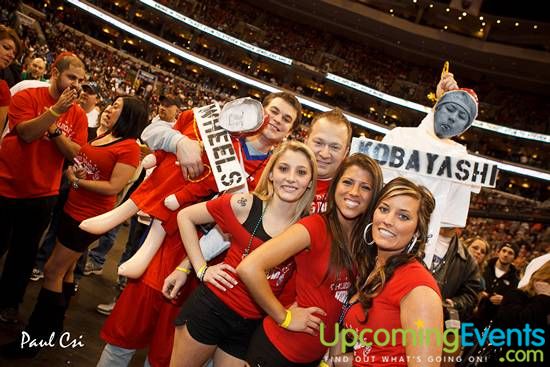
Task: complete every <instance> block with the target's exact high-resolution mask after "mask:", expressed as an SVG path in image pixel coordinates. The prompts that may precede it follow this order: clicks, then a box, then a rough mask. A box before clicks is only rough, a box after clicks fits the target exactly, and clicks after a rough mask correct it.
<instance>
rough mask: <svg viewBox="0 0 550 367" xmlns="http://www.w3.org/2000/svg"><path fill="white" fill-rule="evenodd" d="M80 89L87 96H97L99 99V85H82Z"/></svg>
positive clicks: (88, 83)
mask: <svg viewBox="0 0 550 367" xmlns="http://www.w3.org/2000/svg"><path fill="white" fill-rule="evenodd" d="M82 89H83V90H84V91H85V92H86V93H88V94H97V95H98V96H99V97H101V93H100V92H99V85H97V83H96V82H87V83H84V84H82Z"/></svg>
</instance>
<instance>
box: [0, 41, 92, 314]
mask: <svg viewBox="0 0 550 367" xmlns="http://www.w3.org/2000/svg"><path fill="white" fill-rule="evenodd" d="M84 76H85V69H84V64H83V63H82V61H80V59H79V58H78V57H77V56H76V55H74V54H73V53H69V52H64V53H62V54H60V55H59V56H58V57H57V59H56V60H55V62H54V64H53V65H52V70H51V79H50V85H49V86H46V87H39V88H29V89H25V90H23V91H21V92H19V93H17V94H15V95H14V96H13V98H12V100H11V103H10V107H9V110H8V122H9V127H10V132H9V133H8V135H6V137H5V138H4V140H3V142H2V147H1V148H0V233H3V236H2V238H1V239H0V256H1V255H3V254H4V252H6V251H8V254H7V257H6V262H5V265H4V270H3V272H2V275H1V277H0V294H2V297H1V298H0V321H3V322H16V321H17V309H18V306H19V303H21V301H22V300H23V296H24V294H25V289H26V287H27V283H28V279H29V276H30V274H31V271H32V267H33V264H34V260H35V257H36V252H37V249H38V244H39V241H40V237H41V236H42V233H43V232H44V230H45V229H46V227H47V226H48V222H49V220H50V216H51V211H52V208H53V206H54V204H55V201H56V199H57V195H58V192H59V185H60V182H61V175H62V173H63V172H62V167H63V160H64V159H68V160H72V159H73V158H74V157H75V155H76V154H77V153H78V151H79V149H80V145H82V144H84V143H86V138H87V125H88V124H87V119H86V114H85V113H84V111H83V110H82V108H81V107H80V106H78V104H76V103H75V102H76V99H77V97H78V92H79V89H80V84H81V83H82V82H83V81H84Z"/></svg>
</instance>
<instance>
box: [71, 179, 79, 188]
mask: <svg viewBox="0 0 550 367" xmlns="http://www.w3.org/2000/svg"><path fill="white" fill-rule="evenodd" d="M79 181H80V178H78V177H77V178H75V180H74V181H73V182H72V184H71V185H72V187H73V189H75V190H78V188H79V187H80V186H78V182H79Z"/></svg>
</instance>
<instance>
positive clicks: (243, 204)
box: [237, 197, 246, 206]
mask: <svg viewBox="0 0 550 367" xmlns="http://www.w3.org/2000/svg"><path fill="white" fill-rule="evenodd" d="M237 203H239V204H241V206H246V199H245V198H244V197H243V198H240V199H239V200H237Z"/></svg>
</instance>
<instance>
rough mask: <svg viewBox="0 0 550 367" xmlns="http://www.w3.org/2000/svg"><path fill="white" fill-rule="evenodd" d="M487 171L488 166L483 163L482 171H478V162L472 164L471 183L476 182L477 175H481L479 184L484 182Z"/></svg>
mask: <svg viewBox="0 0 550 367" xmlns="http://www.w3.org/2000/svg"><path fill="white" fill-rule="evenodd" d="M487 171H489V165H488V164H487V163H483V170H481V171H480V170H479V162H474V172H473V173H472V181H473V182H477V175H481V182H484V181H485V178H487V173H488V172H487Z"/></svg>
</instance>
